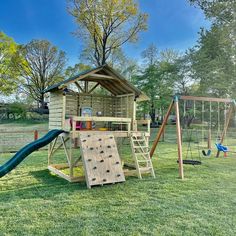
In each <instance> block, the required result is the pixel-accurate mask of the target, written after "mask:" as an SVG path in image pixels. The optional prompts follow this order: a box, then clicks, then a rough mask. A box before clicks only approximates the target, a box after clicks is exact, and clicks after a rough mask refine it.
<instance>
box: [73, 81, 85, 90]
mask: <svg viewBox="0 0 236 236" xmlns="http://www.w3.org/2000/svg"><path fill="white" fill-rule="evenodd" d="M75 85H76V87H77V88H78V89H79V90H80V91H81V92H82V93H84V92H85V91H84V89H83V88H82V87H81V86H80V84H79V83H78V82H76V81H75Z"/></svg>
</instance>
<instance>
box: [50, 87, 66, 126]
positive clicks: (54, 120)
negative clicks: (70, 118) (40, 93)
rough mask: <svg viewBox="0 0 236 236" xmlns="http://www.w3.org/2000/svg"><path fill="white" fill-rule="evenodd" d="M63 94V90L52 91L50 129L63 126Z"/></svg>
mask: <svg viewBox="0 0 236 236" xmlns="http://www.w3.org/2000/svg"><path fill="white" fill-rule="evenodd" d="M62 116H63V94H62V92H61V91H57V92H51V93H50V102H49V130H52V129H61V128H62V122H63V120H62Z"/></svg>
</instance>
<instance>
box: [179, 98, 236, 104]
mask: <svg viewBox="0 0 236 236" xmlns="http://www.w3.org/2000/svg"><path fill="white" fill-rule="evenodd" d="M179 99H180V100H189V101H204V102H224V103H231V102H232V99H229V98H210V97H195V96H179Z"/></svg>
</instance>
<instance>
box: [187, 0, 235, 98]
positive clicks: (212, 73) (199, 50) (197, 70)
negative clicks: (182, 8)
mask: <svg viewBox="0 0 236 236" xmlns="http://www.w3.org/2000/svg"><path fill="white" fill-rule="evenodd" d="M190 2H191V3H193V4H195V5H197V6H199V7H200V8H201V9H202V10H203V11H204V13H205V15H206V17H207V18H208V19H209V20H211V22H212V25H211V28H210V29H209V30H205V29H201V31H200V38H199V40H198V45H197V46H196V47H195V49H194V51H193V53H192V68H193V71H194V74H193V75H194V77H195V79H197V80H199V92H200V91H202V93H208V94H211V95H213V96H224V97H225V96H233V95H234V91H235V89H236V82H235V74H236V66H235V65H236V57H235V55H236V44H235V42H236V17H235V12H236V2H235V1H221V0H214V1H209V0H190Z"/></svg>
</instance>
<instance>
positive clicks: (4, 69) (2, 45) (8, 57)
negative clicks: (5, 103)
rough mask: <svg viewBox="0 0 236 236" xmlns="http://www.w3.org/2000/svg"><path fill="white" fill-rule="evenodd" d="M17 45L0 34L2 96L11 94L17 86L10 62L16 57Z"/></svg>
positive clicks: (0, 83) (0, 84) (0, 87)
mask: <svg viewBox="0 0 236 236" xmlns="http://www.w3.org/2000/svg"><path fill="white" fill-rule="evenodd" d="M17 48H18V45H17V44H16V43H15V42H14V40H13V39H12V38H10V37H8V36H7V35H6V34H4V33H3V32H0V92H1V93H3V94H4V95H9V94H11V93H12V92H13V91H14V90H15V89H16V88H17V84H18V80H19V78H18V76H17V74H16V73H14V70H13V67H12V65H13V64H12V62H13V60H17V61H18V62H19V60H20V58H19V57H16V52H17Z"/></svg>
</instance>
